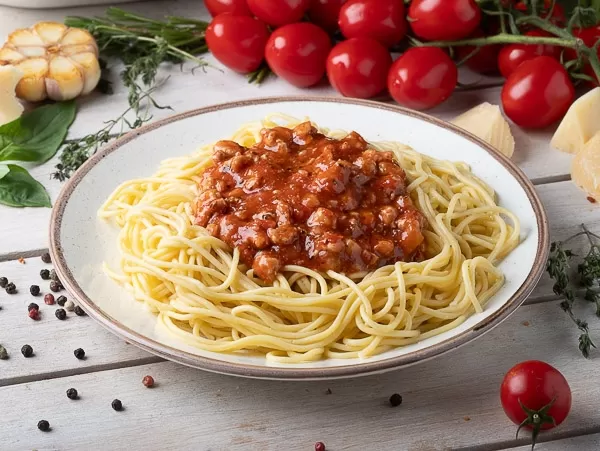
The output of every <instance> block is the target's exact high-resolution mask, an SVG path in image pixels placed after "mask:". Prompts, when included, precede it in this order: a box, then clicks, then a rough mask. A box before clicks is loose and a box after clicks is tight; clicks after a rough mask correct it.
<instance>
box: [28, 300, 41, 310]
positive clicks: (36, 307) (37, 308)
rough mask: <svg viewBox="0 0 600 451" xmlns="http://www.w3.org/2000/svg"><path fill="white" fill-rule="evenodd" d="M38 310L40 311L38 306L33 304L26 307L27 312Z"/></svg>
mask: <svg viewBox="0 0 600 451" xmlns="http://www.w3.org/2000/svg"><path fill="white" fill-rule="evenodd" d="M39 309H40V306H39V305H37V304H36V303H35V302H32V303H31V304H29V305H28V306H27V311H28V312H31V311H32V310H39Z"/></svg>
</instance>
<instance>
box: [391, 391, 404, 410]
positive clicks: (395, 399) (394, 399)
mask: <svg viewBox="0 0 600 451" xmlns="http://www.w3.org/2000/svg"><path fill="white" fill-rule="evenodd" d="M400 404H402V396H400V395H399V394H398V393H394V394H393V395H392V396H390V405H391V406H392V407H398V406H399V405H400Z"/></svg>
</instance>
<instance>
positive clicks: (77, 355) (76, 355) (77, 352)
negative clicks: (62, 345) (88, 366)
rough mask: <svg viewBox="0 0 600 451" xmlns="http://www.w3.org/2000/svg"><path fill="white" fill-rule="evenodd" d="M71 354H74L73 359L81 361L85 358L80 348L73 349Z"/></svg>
mask: <svg viewBox="0 0 600 451" xmlns="http://www.w3.org/2000/svg"><path fill="white" fill-rule="evenodd" d="M73 354H75V357H77V358H78V359H79V360H83V359H84V358H85V351H84V350H83V349H81V348H77V349H75V351H73Z"/></svg>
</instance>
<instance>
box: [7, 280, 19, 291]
mask: <svg viewBox="0 0 600 451" xmlns="http://www.w3.org/2000/svg"><path fill="white" fill-rule="evenodd" d="M16 292H17V287H16V286H15V284H14V283H12V282H11V283H9V284H8V285H6V293H7V294H15V293H16Z"/></svg>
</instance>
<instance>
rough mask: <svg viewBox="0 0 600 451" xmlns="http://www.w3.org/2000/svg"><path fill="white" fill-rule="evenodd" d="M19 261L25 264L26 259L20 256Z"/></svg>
mask: <svg viewBox="0 0 600 451" xmlns="http://www.w3.org/2000/svg"><path fill="white" fill-rule="evenodd" d="M17 261H18V262H19V263H21V264H22V265H24V264H25V259H24V258H23V257H19V259H18V260H17Z"/></svg>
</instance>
